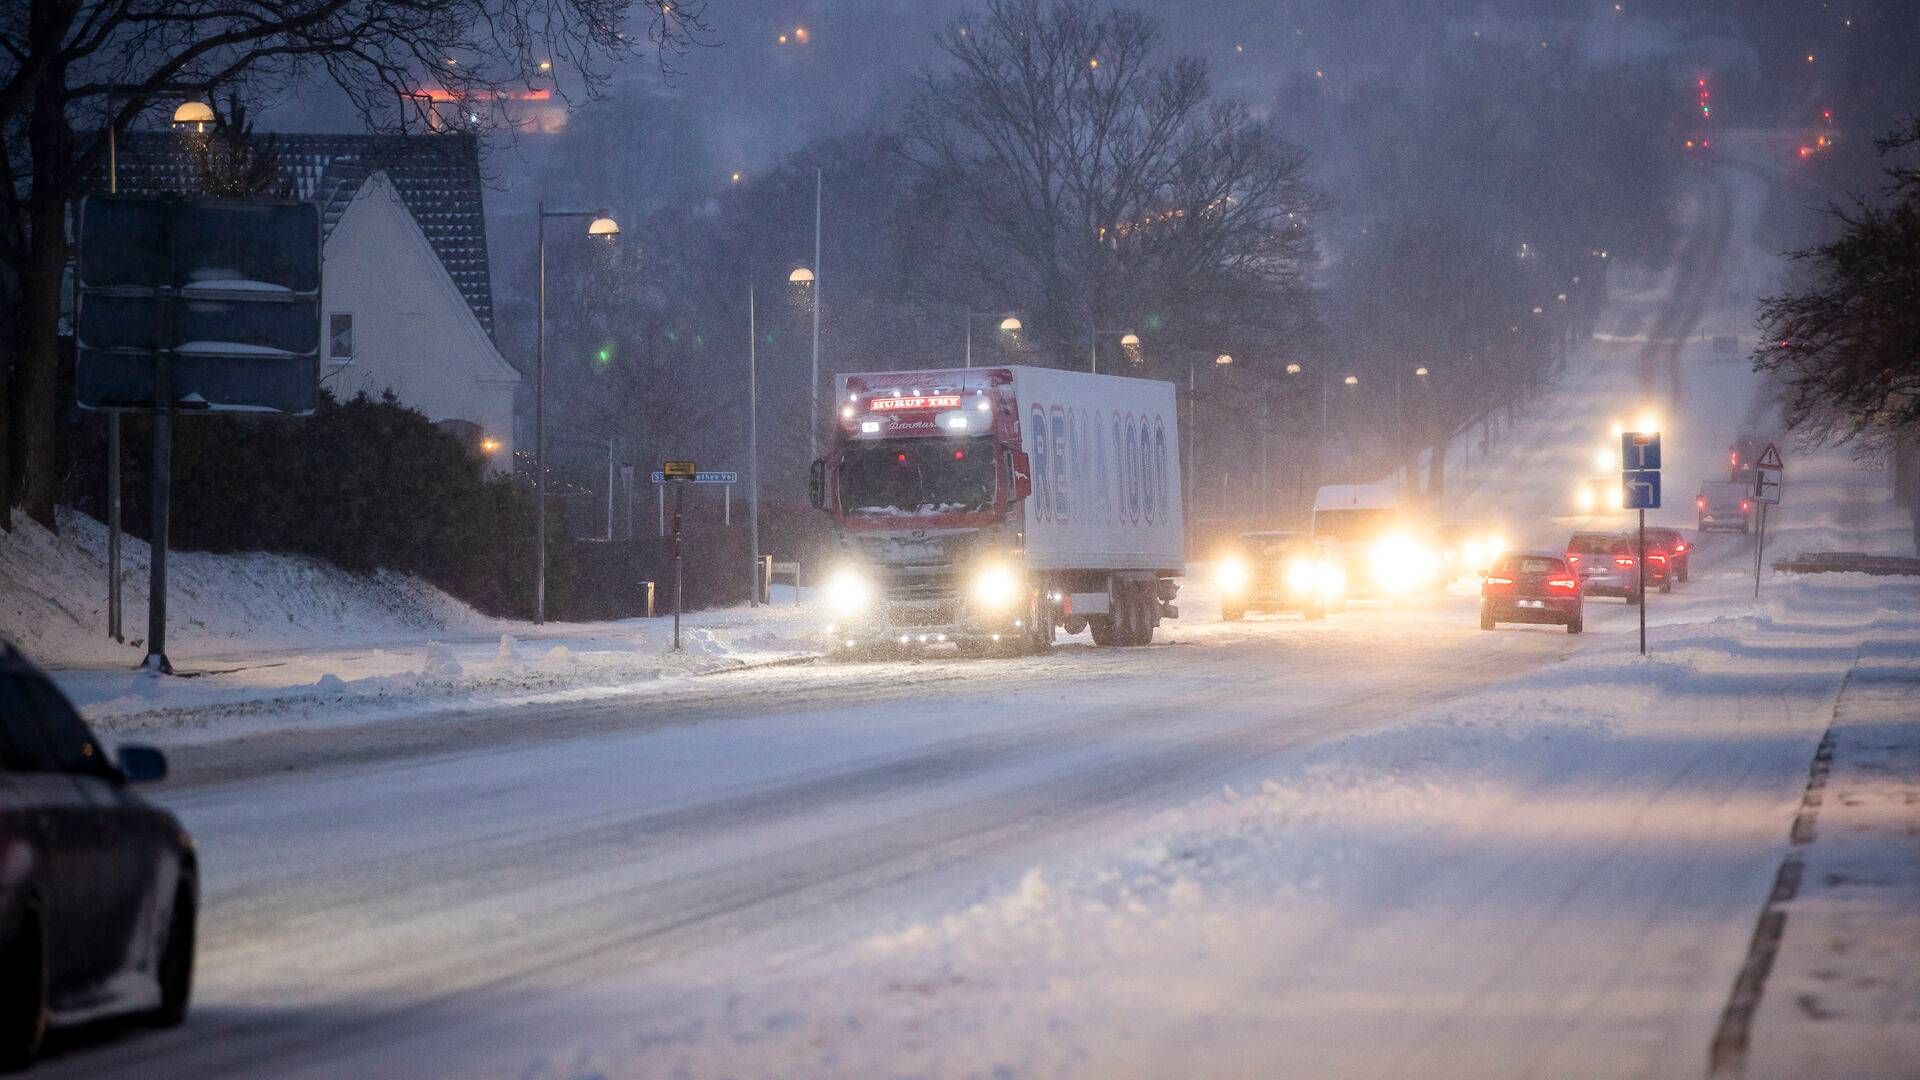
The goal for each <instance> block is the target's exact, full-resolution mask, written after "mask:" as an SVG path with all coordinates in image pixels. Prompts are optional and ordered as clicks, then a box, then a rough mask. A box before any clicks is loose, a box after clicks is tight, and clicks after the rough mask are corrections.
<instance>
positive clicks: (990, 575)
mask: <svg viewBox="0 0 1920 1080" xmlns="http://www.w3.org/2000/svg"><path fill="white" fill-rule="evenodd" d="M1019 595H1020V577H1019V575H1017V574H1015V573H1014V572H1013V570H1012V568H1011V567H1007V566H1001V565H998V564H996V565H993V566H988V567H986V568H984V569H982V570H981V571H980V573H979V574H978V575H976V576H975V577H974V579H973V599H974V601H975V602H976V603H978V604H979V605H980V606H981V607H985V608H1005V607H1008V606H1010V605H1011V604H1012V603H1013V602H1014V600H1016V599H1017V598H1018V597H1019Z"/></svg>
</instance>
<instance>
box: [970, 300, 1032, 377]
mask: <svg viewBox="0 0 1920 1080" xmlns="http://www.w3.org/2000/svg"><path fill="white" fill-rule="evenodd" d="M995 317H998V318H999V319H1000V332H1001V333H1003V334H1016V333H1019V332H1020V319H1019V317H1018V316H1016V315H1013V314H1010V313H1005V312H996V311H974V310H972V309H968V311H967V327H966V336H967V349H966V364H965V366H967V367H972V366H973V320H975V319H991V318H995Z"/></svg>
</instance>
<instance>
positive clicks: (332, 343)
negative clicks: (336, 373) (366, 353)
mask: <svg viewBox="0 0 1920 1080" xmlns="http://www.w3.org/2000/svg"><path fill="white" fill-rule="evenodd" d="M327 356H328V357H329V358H330V359H332V361H333V362H334V363H336V364H351V363H353V312H351V311H330V312H328V313H327Z"/></svg>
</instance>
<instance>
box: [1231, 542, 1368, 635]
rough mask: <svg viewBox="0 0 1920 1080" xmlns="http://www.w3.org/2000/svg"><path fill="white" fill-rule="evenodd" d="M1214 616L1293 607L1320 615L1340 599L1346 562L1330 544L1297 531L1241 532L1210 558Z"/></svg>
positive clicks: (1312, 616)
mask: <svg viewBox="0 0 1920 1080" xmlns="http://www.w3.org/2000/svg"><path fill="white" fill-rule="evenodd" d="M1214 578H1215V583H1216V584H1217V585H1218V586H1219V587H1220V617H1221V618H1222V619H1226V620H1227V621H1229V622H1231V621H1233V620H1235V619H1240V618H1243V617H1245V616H1246V613H1247V612H1249V611H1298V612H1300V613H1301V614H1302V615H1304V616H1305V617H1307V618H1309V619H1323V618H1325V617H1326V615H1327V611H1328V609H1330V608H1337V607H1339V606H1340V605H1341V604H1342V603H1343V602H1344V601H1345V599H1346V581H1347V574H1346V567H1345V565H1344V562H1343V560H1342V559H1341V557H1340V555H1339V554H1338V553H1337V552H1335V550H1334V549H1333V545H1331V544H1329V543H1327V542H1326V541H1324V540H1315V539H1314V538H1313V537H1311V536H1308V535H1307V534H1306V533H1301V532H1250V533H1243V534H1242V535H1241V536H1240V538H1239V539H1238V540H1237V541H1236V542H1235V543H1234V544H1233V546H1232V547H1231V548H1230V549H1229V550H1227V551H1224V552H1222V553H1221V554H1220V557H1219V559H1217V560H1216V561H1215V563H1214Z"/></svg>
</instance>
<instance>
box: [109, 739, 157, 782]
mask: <svg viewBox="0 0 1920 1080" xmlns="http://www.w3.org/2000/svg"><path fill="white" fill-rule="evenodd" d="M120 777H121V779H123V780H125V781H126V782H127V783H129V784H146V783H152V782H154V781H158V780H165V779H166V778H167V755H165V754H163V753H161V752H160V751H159V750H158V749H156V748H155V747H151V746H138V745H136V746H123V747H121V748H120Z"/></svg>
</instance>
